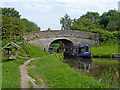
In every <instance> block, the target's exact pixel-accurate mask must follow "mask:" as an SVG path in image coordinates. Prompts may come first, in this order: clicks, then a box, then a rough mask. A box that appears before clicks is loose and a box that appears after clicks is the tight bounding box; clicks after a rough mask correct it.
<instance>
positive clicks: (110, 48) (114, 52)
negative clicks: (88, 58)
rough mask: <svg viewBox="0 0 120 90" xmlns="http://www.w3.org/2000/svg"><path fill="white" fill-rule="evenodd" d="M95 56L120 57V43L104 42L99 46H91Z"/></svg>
mask: <svg viewBox="0 0 120 90" xmlns="http://www.w3.org/2000/svg"><path fill="white" fill-rule="evenodd" d="M90 49H91V52H92V56H93V57H94V58H118V56H119V57H120V49H119V43H118V42H113V43H102V44H101V45H99V46H95V47H90Z"/></svg>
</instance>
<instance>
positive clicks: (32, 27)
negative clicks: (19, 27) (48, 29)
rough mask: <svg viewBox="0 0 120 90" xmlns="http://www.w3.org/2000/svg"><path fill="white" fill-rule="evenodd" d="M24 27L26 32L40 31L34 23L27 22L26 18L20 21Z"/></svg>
mask: <svg viewBox="0 0 120 90" xmlns="http://www.w3.org/2000/svg"><path fill="white" fill-rule="evenodd" d="M21 20H22V21H23V22H24V24H25V25H26V32H33V31H40V27H38V26H37V24H35V23H34V22H31V21H29V20H27V19H26V18H24V19H21Z"/></svg>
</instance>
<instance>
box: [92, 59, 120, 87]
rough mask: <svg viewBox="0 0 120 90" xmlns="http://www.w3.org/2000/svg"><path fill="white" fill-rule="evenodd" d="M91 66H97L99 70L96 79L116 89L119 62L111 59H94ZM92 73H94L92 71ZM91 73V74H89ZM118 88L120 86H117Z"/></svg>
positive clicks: (119, 67)
mask: <svg viewBox="0 0 120 90" xmlns="http://www.w3.org/2000/svg"><path fill="white" fill-rule="evenodd" d="M92 60H93V64H99V70H100V72H101V73H100V74H99V76H100V77H98V76H97V75H96V77H97V78H98V79H100V78H102V79H104V80H103V81H102V82H104V83H106V84H107V85H110V84H112V87H117V86H118V84H119V82H118V81H119V80H120V78H119V76H120V73H119V69H120V66H119V64H120V62H119V61H116V60H112V59H106V58H94V59H92ZM93 72H94V71H93ZM91 73H92V72H91ZM119 88H120V86H119Z"/></svg>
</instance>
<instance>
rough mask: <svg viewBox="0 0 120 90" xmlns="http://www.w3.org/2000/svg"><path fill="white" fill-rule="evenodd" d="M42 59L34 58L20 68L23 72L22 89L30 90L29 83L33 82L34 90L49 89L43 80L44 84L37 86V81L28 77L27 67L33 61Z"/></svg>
mask: <svg viewBox="0 0 120 90" xmlns="http://www.w3.org/2000/svg"><path fill="white" fill-rule="evenodd" d="M38 58H40V57H37V58H32V59H30V60H27V61H25V62H24V64H23V65H21V66H19V69H20V72H21V88H30V87H29V82H32V84H33V87H34V88H48V87H47V86H46V85H45V83H44V82H43V80H42V79H39V80H40V81H41V82H42V85H41V86H40V85H37V84H35V80H34V79H33V78H32V77H30V76H29V75H28V72H27V65H28V64H29V63H30V62H31V61H32V60H35V59H38Z"/></svg>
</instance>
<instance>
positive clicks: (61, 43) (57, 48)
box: [48, 39, 74, 53]
mask: <svg viewBox="0 0 120 90" xmlns="http://www.w3.org/2000/svg"><path fill="white" fill-rule="evenodd" d="M66 46H74V44H73V42H72V41H70V40H67V39H57V40H54V41H52V42H51V43H50V44H49V48H48V51H49V52H50V53H59V52H63V51H64V49H65V47H66Z"/></svg>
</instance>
